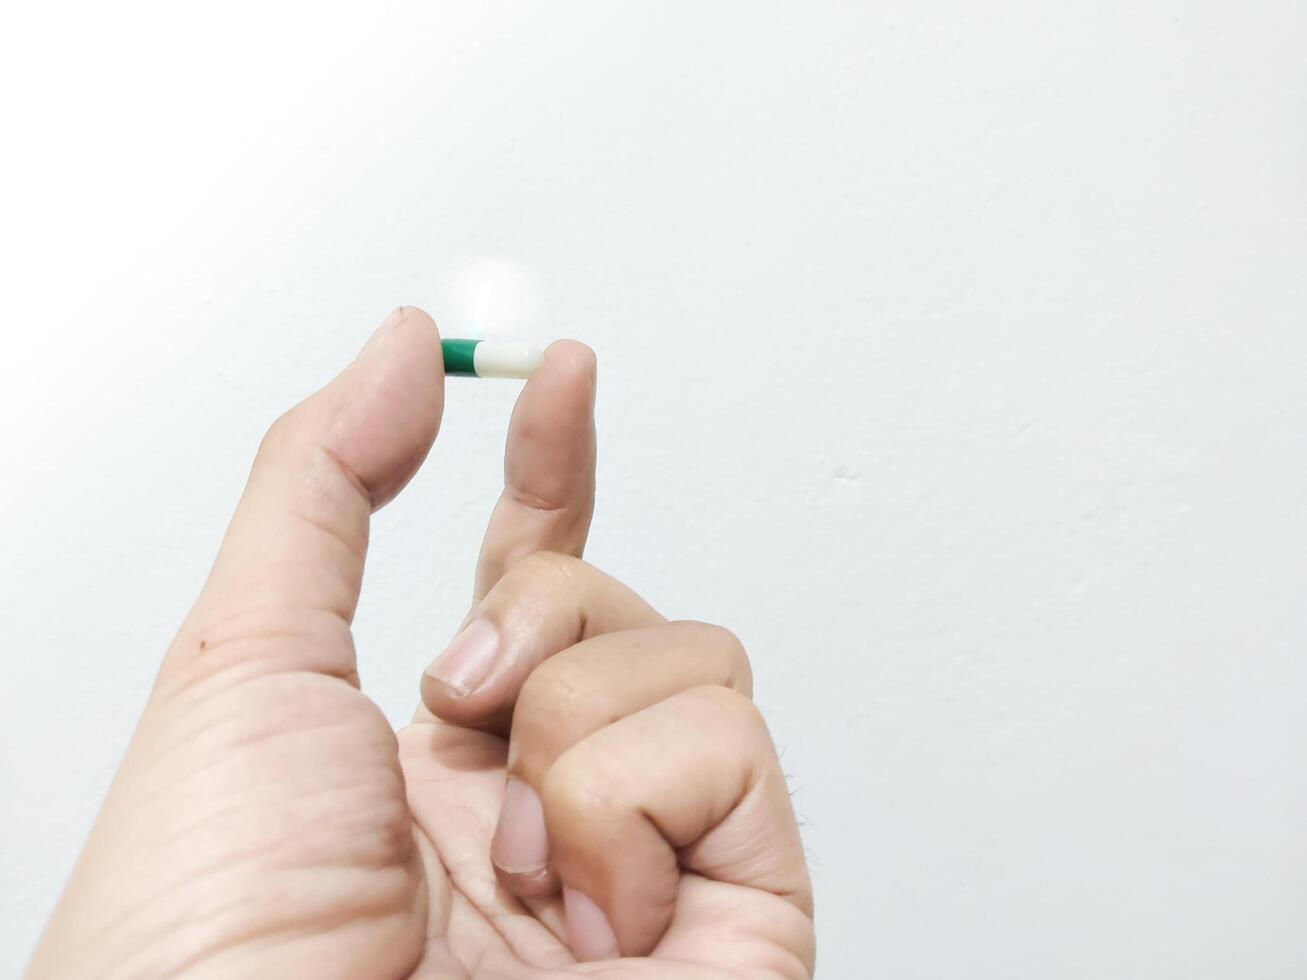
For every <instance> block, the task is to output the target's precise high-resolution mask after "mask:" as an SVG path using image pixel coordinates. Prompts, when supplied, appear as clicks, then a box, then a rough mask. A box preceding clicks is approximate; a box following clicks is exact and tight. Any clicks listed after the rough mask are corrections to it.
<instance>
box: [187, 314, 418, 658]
mask: <svg viewBox="0 0 1307 980" xmlns="http://www.w3.org/2000/svg"><path fill="white" fill-rule="evenodd" d="M443 406H444V361H443V358H442V357H441V352H440V336H439V334H438V332H437V330H436V325H435V323H434V322H433V321H432V319H431V317H429V316H428V315H427V314H426V313H424V312H422V311H421V310H419V309H416V308H414V307H411V306H409V307H403V306H402V307H400V308H399V309H397V310H395V311H394V312H393V313H391V314H390V316H389V317H387V318H386V320H385V321H384V322H383V323H382V324H381V326H380V327H378V328H377V330H376V332H375V333H374V334H373V335H372V337H371V339H369V340H368V342H367V344H366V345H365V346H364V348H363V350H362V351H360V353H359V355H358V357H357V358H355V360H354V362H353V363H352V364H350V365H349V366H348V367H347V368H346V369H345V370H344V371H342V372H341V373H340V374H339V375H338V376H337V377H336V378H335V379H334V380H333V381H332V382H331V383H330V384H328V385H327V386H326V387H325V388H323V389H322V390H321V391H318V392H317V393H315V394H313V395H312V396H310V397H309V398H308V399H306V400H305V401H303V402H301V403H300V404H299V405H297V406H295V407H294V408H293V409H291V410H290V411H289V412H287V413H286V414H285V415H283V416H282V417H281V418H279V419H278V420H277V421H276V422H274V423H273V425H272V427H271V428H270V429H269V430H268V433H267V435H266V436H265V437H264V439H263V442H262V444H261V445H260V447H259V452H258V456H257V457H256V459H255V461H254V466H253V469H252V470H251V472H250V477H249V481H248V483H247V484H246V487H245V492H244V494H243V495H242V496H241V500H240V504H239V505H238V507H237V509H236V514H235V516H234V517H233V518H232V521H231V525H230V526H229V527H228V529H227V535H226V537H225V538H224V539H223V542H222V547H221V549H220V550H219V553H218V558H217V561H216V562H215V563H214V566H213V571H212V572H211V573H210V575H209V578H208V581H207V582H206V583H205V586H204V590H203V592H202V593H201V595H200V598H199V600H198V602H197V603H196V605H195V608H194V609H193V610H192V611H191V614H190V616H189V617H188V618H187V620H186V623H185V624H184V625H183V626H182V629H181V631H180V633H179V634H178V636H177V638H176V640H175V641H174V643H173V646H172V649H171V650H170V651H169V654H168V657H167V659H166V660H165V663H164V670H163V674H162V678H167V677H168V676H169V675H170V674H171V673H173V672H176V671H178V670H181V669H183V668H187V667H194V666H196V665H197V662H203V663H206V664H208V665H210V666H211V668H212V669H213V670H214V671H216V670H220V669H222V668H224V667H227V666H231V665H233V664H236V663H246V662H257V663H258V664H259V666H260V667H261V668H263V669H266V670H269V671H279V670H307V671H315V672H322V673H329V674H334V675H337V676H340V677H344V678H347V679H349V680H351V681H352V682H354V683H357V678H358V675H357V673H356V669H355V663H354V647H353V641H352V639H351V637H350V632H349V624H350V621H351V620H352V619H353V616H354V608H355V606H356V604H357V603H358V597H359V587H360V585H361V584H362V578H363V559H364V555H365V553H366V551H367V543H368V522H369V518H370V515H371V513H372V511H374V510H376V509H377V508H378V507H380V506H381V505H382V504H384V503H386V502H387V501H388V500H390V499H391V498H392V497H394V496H395V495H396V494H397V493H398V492H399V491H400V490H401V489H402V488H403V486H404V484H406V483H407V482H408V481H409V479H410V478H411V477H412V476H413V474H414V473H415V472H416V471H417V469H418V467H419V466H420V465H421V463H422V461H423V460H424V459H425V458H426V455H427V452H428V451H429V450H430V448H431V444H432V442H433V441H434V440H435V437H436V431H437V429H438V428H439V427H440V416H441V410H442V408H443ZM202 672H203V673H204V674H208V673H209V672H210V671H209V670H207V669H206V670H203V671H202ZM188 673H189V671H188Z"/></svg>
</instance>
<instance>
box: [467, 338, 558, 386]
mask: <svg viewBox="0 0 1307 980" xmlns="http://www.w3.org/2000/svg"><path fill="white" fill-rule="evenodd" d="M544 359H545V352H544V351H543V350H541V349H540V348H539V347H537V346H536V345H535V344H518V343H507V342H498V341H493V340H483V341H481V343H479V344H477V345H476V349H475V350H473V351H472V370H473V371H475V372H476V374H477V377H478V378H529V377H531V375H533V374H535V373H536V368H538V367H539V366H540V362H541V361H543V360H544Z"/></svg>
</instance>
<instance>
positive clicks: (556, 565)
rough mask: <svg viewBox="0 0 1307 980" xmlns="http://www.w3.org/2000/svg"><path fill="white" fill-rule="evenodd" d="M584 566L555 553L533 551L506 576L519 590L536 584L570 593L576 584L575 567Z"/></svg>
mask: <svg viewBox="0 0 1307 980" xmlns="http://www.w3.org/2000/svg"><path fill="white" fill-rule="evenodd" d="M582 564H584V563H583V562H582V561H581V559H579V558H573V557H572V556H571V555H564V554H560V553H559V552H556V551H534V552H532V553H531V554H529V555H527V556H526V557H524V558H523V559H522V560H521V561H519V562H518V563H517V564H516V565H514V566H513V568H512V569H511V570H510V571H509V573H508V575H509V576H510V577H511V578H512V580H513V582H514V584H515V585H516V586H518V587H519V588H527V587H530V586H533V585H537V584H538V583H544V584H545V585H546V586H549V587H553V588H557V589H562V590H567V591H570V590H571V589H573V588H574V587H575V584H576V571H577V567H578V566H580V565H582Z"/></svg>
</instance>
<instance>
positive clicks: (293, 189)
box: [0, 0, 1307, 980]
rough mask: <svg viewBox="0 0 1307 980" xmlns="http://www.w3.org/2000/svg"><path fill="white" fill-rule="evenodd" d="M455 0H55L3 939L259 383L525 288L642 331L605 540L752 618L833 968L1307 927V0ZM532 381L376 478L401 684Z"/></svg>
mask: <svg viewBox="0 0 1307 980" xmlns="http://www.w3.org/2000/svg"><path fill="white" fill-rule="evenodd" d="M428 6H429V5H427V4H412V5H408V6H404V5H397V6H396V5H392V6H390V7H389V8H388V11H387V12H384V13H377V12H370V13H364V12H362V8H361V6H360V8H359V9H358V10H355V11H353V12H350V13H342V12H334V11H332V10H330V9H328V8H326V7H324V6H322V5H315V6H314V7H313V8H311V9H304V10H297V11H291V10H289V9H271V10H270V9H268V8H267V7H266V6H265V5H262V4H260V5H251V6H248V7H241V6H239V5H237V6H231V5H220V6H210V7H207V8H205V9H204V11H203V12H196V8H193V7H192V6H191V5H160V6H159V7H157V8H151V9H147V8H142V7H131V6H129V7H127V8H123V7H121V6H119V5H86V6H76V7H70V6H69V5H67V4H63V5H61V4H43V5H39V6H38V5H28V7H27V9H25V10H13V11H10V12H8V13H6V14H5V15H4V23H3V25H0V49H2V50H0V55H2V57H0V74H2V75H3V78H2V81H3V90H4V94H3V95H2V96H0V98H3V100H4V103H5V105H4V115H3V118H4V130H5V132H4V136H5V141H6V144H7V146H8V149H6V150H5V152H4V160H3V162H0V167H3V169H4V175H3V180H2V181H0V203H2V204H3V208H2V209H0V213H2V214H3V219H2V221H3V225H4V229H3V231H0V235H2V236H3V238H2V245H0V247H3V249H4V252H3V255H0V259H2V260H3V266H2V267H3V269H4V274H3V276H0V281H2V282H3V300H2V304H0V312H2V313H3V321H4V327H3V329H4V332H5V343H4V353H3V356H2V357H0V399H2V405H0V408H2V409H3V410H2V411H0V439H2V440H3V446H4V455H3V458H4V467H3V469H4V479H3V481H0V504H2V505H3V509H2V516H0V521H2V522H3V523H2V525H0V532H2V534H3V545H2V546H0V596H3V599H2V600H0V602H2V603H3V618H2V620H0V644H2V646H3V650H4V661H3V663H4V673H5V679H4V681H3V683H2V684H0V698H3V704H2V705H0V708H2V709H3V743H2V745H0V751H2V752H3V760H2V761H3V776H4V787H3V801H4V802H3V810H2V812H0V820H2V823H0V832H2V839H3V847H2V851H3V853H2V855H0V875H2V876H3V893H2V896H0V922H3V925H2V926H0V973H2V974H4V975H6V976H8V975H12V974H14V973H15V972H16V971H17V970H18V969H19V968H20V965H21V964H22V963H23V962H24V960H25V958H26V956H27V953H28V951H29V950H30V948H31V945H32V943H33V942H34V939H35V935H36V933H37V931H38V929H39V926H40V924H41V922H42V920H43V918H44V917H45V915H46V914H47V912H48V909H49V906H50V905H51V903H52V902H53V900H54V897H55V895H56V893H57V891H58V889H59V887H60V882H61V879H62V877H63V876H64V874H65V873H66V872H67V870H68V869H69V867H70V865H71V863H72V861H73V859H74V856H75V853H76V850H77V848H78V846H79V843H80V841H81V840H82V837H83V835H84V833H85V831H86V830H87V827H88V826H89V824H90V822H91V820H92V818H93V815H94V813H95V809H96V805H97V801H98V800H99V798H100V796H101V794H102V792H103V791H104V789H105V786H106V784H107V781H108V779H109V777H110V774H111V772H112V770H113V768H114V766H115V763H116V760H117V759H118V757H119V755H120V753H121V752H122V750H123V748H124V745H125V743H126V741H127V738H128V735H129V733H130V730H131V727H132V723H133V720H134V717H135V714H136V712H137V711H138V709H139V707H140V705H141V703H142V701H143V699H144V697H145V692H146V688H147V685H148V684H149V682H150V679H151V676H152V674H153V672H154V669H155V665H156V662H157V660H158V658H159V656H160V653H161V651H162V649H163V648H164V646H165V644H166V643H167V642H168V639H169V636H170V633H171V631H172V629H173V628H174V627H175V625H176V624H177V623H178V621H179V620H180V618H181V616H182V615H183V613H184V611H185V610H186V608H187V606H188V604H189V602H190V600H191V598H192V597H193V595H194V594H195V592H196V590H197V588H198V586H199V584H200V582H201V580H202V577H203V575H204V573H205V571H206V568H207V565H208V562H209V560H210V557H211V555H212V553H213V551H214V548H215V545H216V543H217V541H218V538H219V536H220V534H221V532H222V530H223V527H224V524H225V522H226V519H227V517H228V514H229V512H230V509H231V507H232V505H233V503H234V501H235V499H236V496H237V493H238V491H239V489H240V487H241V484H242V481H243V479H244V474H245V470H246V467H247V465H248V462H249V460H250V458H251V454H252V453H253V451H254V448H255V446H256V445H257V443H258V440H259V436H260V434H261V431H262V429H263V427H264V425H265V424H266V423H267V422H268V421H269V420H270V419H271V418H272V417H273V416H274V415H276V414H277V413H278V412H279V411H280V410H281V409H283V408H284V407H286V406H287V405H289V404H290V403H291V402H292V401H293V400H295V399H296V398H298V397H299V396H301V395H303V394H304V393H306V392H308V391H309V390H311V389H312V388H313V387H315V386H316V385H317V384H319V383H320V382H322V381H323V380H324V379H325V378H327V377H328V376H329V375H330V374H331V373H332V372H333V371H334V370H335V368H336V367H337V366H339V365H340V364H342V363H343V362H345V361H346V360H347V359H348V358H349V357H351V356H352V354H353V352H354V349H355V347H356V346H357V345H358V344H359V343H360V342H361V340H362V339H363V338H364V337H365V336H366V334H367V332H368V330H369V328H370V327H371V326H372V325H373V324H374V323H375V322H376V321H377V320H379V319H380V318H381V317H382V316H384V315H385V313H386V312H387V311H388V310H389V309H390V308H391V307H392V306H394V305H395V304H396V303H400V302H404V303H417V304H421V305H424V306H426V307H427V308H428V309H429V310H431V311H432V312H433V313H434V314H435V316H436V318H437V320H439V321H441V322H442V323H443V324H444V326H445V327H446V329H447V330H448V331H449V332H452V333H458V332H460V331H462V330H463V329H464V328H465V327H466V326H467V325H468V323H469V321H470V319H471V318H472V317H473V313H474V311H475V309H476V306H477V302H478V300H477V296H476V288H477V285H478V284H479V283H482V282H486V281H489V282H491V283H492V287H491V290H490V292H491V293H493V294H494V295H493V302H494V303H495V304H497V305H492V307H491V309H490V311H489V313H488V314H487V315H488V317H489V325H490V329H491V330H498V331H499V332H514V333H529V334H531V335H533V336H537V337H541V338H547V337H551V336H555V335H559V334H570V335H573V336H576V337H580V338H583V339H585V340H587V341H589V342H590V343H591V344H592V345H593V346H594V347H595V348H596V349H597V350H598V351H599V355H600V366H601V390H600V433H601V447H600V452H601V462H600V480H601V484H600V486H601V492H600V504H599V512H598V520H597V524H596V528H595V534H594V539H593V549H592V551H591V557H592V558H593V560H594V561H595V562H596V563H598V564H599V565H601V566H602V567H604V568H605V569H607V570H609V571H611V572H613V573H615V574H617V575H618V576H620V577H622V578H624V579H626V580H627V581H628V582H630V583H632V584H633V585H634V586H635V587H636V588H637V589H638V590H640V591H642V592H643V593H644V594H645V595H646V596H648V597H649V598H650V599H651V600H652V601H654V602H655V603H656V604H657V605H659V606H660V607H661V608H662V609H663V610H664V611H666V612H667V613H669V614H671V615H673V616H687V617H697V618H706V619H710V620H715V621H719V622H722V623H725V624H727V625H729V626H731V627H732V628H733V629H735V630H736V631H737V632H738V633H739V634H740V635H741V636H742V637H743V638H744V639H745V641H746V642H747V644H748V645H749V646H750V648H751V650H752V653H753V656H754V658H755V660H756V664H757V672H758V699H759V701H760V702H761V703H762V705H763V706H764V708H765V709H766V710H767V712H768V714H769V717H770V719H771V721H772V724H773V727H774V732H775V735H776V739H777V741H778V742H779V744H780V745H781V746H782V748H783V750H784V762H785V765H786V767H787V769H788V771H789V772H790V773H792V775H793V782H794V788H795V800H796V803H797V806H798V808H799V810H800V811H801V813H802V814H803V816H804V817H805V818H806V820H807V826H806V830H805V833H806V839H807V843H808V847H809V850H810V852H811V856H812V862H813V867H814V869H815V874H816V881H817V888H818V904H819V920H820V928H821V936H822V940H823V944H824V945H823V947H822V951H821V962H822V965H823V970H822V973H823V974H824V976H826V977H890V978H895V980H910V978H936V977H938V978H945V977H947V978H956V977H968V978H971V980H983V978H995V980H998V978H1026V977H1030V978H1035V977H1039V978H1043V977H1058V978H1063V980H1076V978H1100V977H1112V978H1121V977H1147V978H1185V980H1194V978H1209V977H1210V978H1226V977H1240V978H1277V980H1278V978H1299V977H1302V976H1304V975H1307V932H1305V931H1304V929H1303V910H1304V909H1307V710H1305V708H1307V386H1305V385H1304V364H1305V363H1307V274H1305V270H1307V95H1305V93H1307V59H1305V58H1304V56H1303V51H1304V50H1305V49H1307V13H1305V10H1307V8H1304V5H1303V4H1302V3H1300V2H1296V0H1284V2H1279V3H1274V2H1265V3H1256V2H1254V3H1247V4H1239V5H1230V4H1198V3H1192V2H1181V0H1173V2H1158V3H1152V4H1121V3H1098V2H1092V3H1091V2H1084V3H1068V2H1058V3H1054V2H1047V3H1043V4H1033V3H1032V4H1011V3H1004V4H993V3H990V4H976V3H956V4H918V3H899V2H895V3H885V4H879V5H875V6H874V7H873V5H868V4H853V5H841V6H834V5H821V4H818V5H811V4H793V5H784V6H782V5H779V4H770V3H763V4H719V5H704V4H679V3H672V4H644V5H635V4H611V3H600V2H594V3H581V4H578V3H572V4H559V3H553V4H533V3H526V2H522V3H515V4H490V5H487V4H482V3H477V4H474V3H470V2H469V3H458V4H445V5H441V9H439V10H434V9H423V8H427V7H428ZM431 6H434V5H431ZM487 257H488V258H489V259H492V260H495V261H487ZM515 390H516V386H515V385H512V384H503V383H498V384H492V383H482V384H475V383H463V384H459V385H457V386H456V387H454V388H453V390H452V391H451V393H450V397H449V409H448V413H447V416H446V419H445V424H444V431H443V433H442V436H441V439H440V442H439V444H438V446H437V448H436V450H435V452H434V454H433V456H432V458H431V460H430V462H429V463H428V465H427V466H426V468H425V469H424V471H423V472H422V473H421V475H420V476H419V477H418V478H417V480H416V481H415V482H414V483H413V485H412V486H411V487H410V488H409V490H408V491H407V492H406V493H405V494H404V496H403V497H402V498H401V499H400V500H399V501H398V502H397V503H395V504H394V505H393V506H391V507H390V508H388V509H387V510H386V511H384V513H383V514H382V515H381V516H380V517H379V519H378V520H377V522H376V532H375V539H374V544H373V548H372V556H371V559H370V561H371V564H370V572H369V577H368V579H367V583H366V587H365V592H364V597H363V603H362V607H361V609H360V612H359V616H358V629H357V633H358V640H359V643H358V646H359V649H360V654H361V661H362V672H363V677H364V685H365V689H366V690H367V691H369V692H370V693H372V694H373V695H374V696H375V697H376V698H377V700H378V701H379V702H380V703H381V704H382V705H383V706H384V707H385V709H386V711H387V713H388V714H389V715H390V716H391V717H392V718H394V719H395V720H396V721H399V720H401V719H403V718H404V717H405V716H406V715H407V714H408V712H409V711H410V708H411V705H412V704H413V701H414V698H415V696H416V682H417V677H418V674H419V672H420V671H421V669H422V667H423V666H424V665H425V664H426V662H427V660H428V658H429V657H430V656H431V655H432V653H433V652H434V651H435V650H437V649H438V648H439V647H440V646H441V644H442V643H443V642H444V640H445V639H446V638H447V637H448V635H449V633H450V631H451V629H452V627H453V626H454V624H455V622H456V621H457V619H458V618H459V617H460V616H461V615H462V612H463V609H464V603H465V601H466V599H467V595H468V590H469V587H470V581H469V577H470V573H471V568H472V563H473V558H474V554H475V547H476V543H477V539H478V536H479V534H480V530H481V527H482V524H483V522H484V519H485V516H486V514H487V512H488V508H489V505H490V503H491V501H492V499H493V495H494V494H495V492H496V490H497V486H498V479H499V453H500V448H501V437H502V433H503V429H504V426H505V424H506V421H507V415H508V410H509V406H510V404H511V401H512V399H513V396H514V392H515Z"/></svg>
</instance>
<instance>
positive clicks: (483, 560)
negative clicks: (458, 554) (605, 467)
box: [473, 340, 595, 602]
mask: <svg viewBox="0 0 1307 980" xmlns="http://www.w3.org/2000/svg"><path fill="white" fill-rule="evenodd" d="M594 398H595V356H594V351H592V350H591V349H590V348H589V347H587V346H586V345H585V344H581V343H577V342H576V341H574V340H560V341H556V342H555V343H553V344H551V345H550V346H549V348H548V349H547V350H546V351H545V357H544V362H543V363H542V364H541V365H540V368H539V370H538V371H536V373H535V376H534V377H533V378H532V379H531V380H530V381H528V382H527V384H526V387H525V388H523V389H522V394H521V396H519V398H518V400H517V405H516V406H515V407H514V408H513V417H512V420H511V421H510V422H509V424H508V440H507V444H506V446H505V449H504V492H503V493H502V494H501V495H500V497H499V502H498V503H497V504H496V505H495V509H494V513H492V514H491V516H490V524H489V526H488V527H487V528H486V536H485V539H484V540H483V541H482V544H481V555H480V557H479V558H478V560H477V570H476V584H475V588H474V590H473V601H474V602H479V601H480V600H481V599H482V598H484V597H485V595H486V593H487V592H489V591H490V589H491V588H492V587H493V586H494V584H495V583H496V582H498V581H499V579H500V578H502V577H503V574H504V572H505V571H507V570H508V569H509V568H511V567H512V566H513V565H514V564H516V563H517V562H519V561H521V560H522V559H523V558H525V557H526V556H527V555H529V554H532V553H534V552H537V551H554V552H558V553H560V554H565V555H573V556H575V557H577V558H579V557H581V553H582V552H583V551H584V550H585V540H586V536H587V535H588V534H589V532H590V518H591V516H592V515H593V513H594V497H595V428H594Z"/></svg>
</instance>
